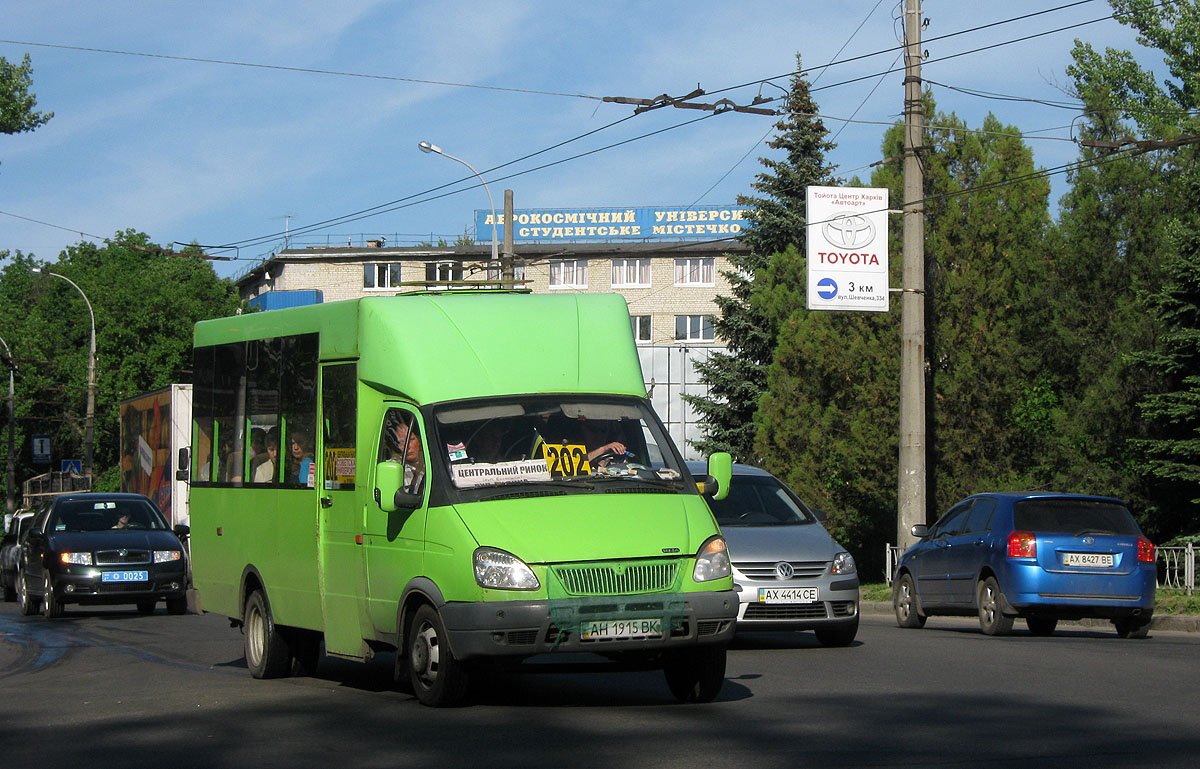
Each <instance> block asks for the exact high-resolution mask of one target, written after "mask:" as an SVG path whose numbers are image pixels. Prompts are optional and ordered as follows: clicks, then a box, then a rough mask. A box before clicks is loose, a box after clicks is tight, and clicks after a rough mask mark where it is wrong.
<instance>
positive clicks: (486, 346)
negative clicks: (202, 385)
mask: <svg viewBox="0 0 1200 769" xmlns="http://www.w3.org/2000/svg"><path fill="white" fill-rule="evenodd" d="M314 332H319V333H320V335H321V336H320V340H321V342H320V356H321V360H322V361H334V360H347V359H353V358H358V361H359V370H358V377H359V379H362V380H363V381H365V382H367V383H368V384H370V385H371V386H372V387H375V388H376V389H379V390H382V391H383V392H388V393H392V394H395V395H400V396H403V397H406V398H409V399H411V400H413V401H415V402H416V403H418V404H426V403H437V402H441V401H449V400H458V399H461V398H476V397H489V396H502V395H521V394H531V393H550V392H577V393H585V392H586V393H614V394H625V395H635V396H638V397H645V394H646V390H645V384H644V381H643V379H642V371H641V366H640V364H639V363H638V355H637V348H636V347H635V345H634V342H633V333H632V330H631V328H630V324H629V310H628V307H627V306H626V304H625V300H624V298H623V297H621V296H620V295H618V294H575V293H564V294H530V293H526V292H518V291H481V290H466V291H464V290H459V291H419V292H410V293H407V294H397V295H395V296H375V297H364V298H361V299H351V300H347V301H343V302H330V303H327V304H317V305H308V306H305V307H293V308H286V309H280V310H269V311H264V312H256V313H247V314H244V315H237V316H234V317H229V318H220V319H217V320H210V321H202V322H200V323H197V324H196V332H195V337H194V341H195V345H196V346H197V347H205V346H209V345H216V344H227V343H230V342H239V341H247V340H251V339H267V338H271V337H276V336H288V335H293V334H306V333H314Z"/></svg>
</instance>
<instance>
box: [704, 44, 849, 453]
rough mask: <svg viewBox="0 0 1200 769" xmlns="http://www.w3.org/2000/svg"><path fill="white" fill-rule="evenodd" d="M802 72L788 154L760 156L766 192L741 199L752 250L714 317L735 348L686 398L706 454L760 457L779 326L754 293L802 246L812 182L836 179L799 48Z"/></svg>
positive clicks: (782, 128)
mask: <svg viewBox="0 0 1200 769" xmlns="http://www.w3.org/2000/svg"><path fill="white" fill-rule="evenodd" d="M796 70H797V72H796V74H795V75H794V76H793V77H792V83H791V89H790V90H789V91H788V95H787V97H786V98H785V100H784V105H783V107H782V110H781V111H782V114H783V117H782V119H781V120H780V121H779V122H778V123H776V125H775V127H776V128H777V129H778V131H779V133H778V134H777V135H776V137H775V138H774V139H772V140H771V141H770V142H768V144H767V146H768V147H770V148H771V149H773V150H784V151H785V155H784V158H783V159H782V160H775V159H771V158H760V162H761V163H762V164H763V167H764V168H765V169H766V171H764V172H763V173H760V174H758V176H757V177H756V181H755V182H754V184H753V187H754V189H755V190H756V191H757V192H758V193H760V195H759V196H750V195H740V196H738V199H737V202H738V204H739V205H743V206H748V207H749V209H750V210H749V212H748V214H747V218H748V219H749V221H750V226H748V227H746V228H745V229H744V230H743V232H742V234H741V235H740V237H739V240H740V241H741V242H742V243H743V244H744V245H745V246H747V247H748V249H749V252H748V253H742V254H732V255H730V257H729V261H730V264H732V265H733V267H734V269H733V270H730V271H728V272H725V273H724V275H725V277H726V278H727V279H728V281H729V287H730V292H731V294H732V295H731V296H722V297H717V308H718V310H719V312H720V314H719V315H718V316H717V318H715V319H714V322H713V326H714V328H715V330H716V333H717V334H718V335H719V336H720V338H721V339H722V340H724V342H725V344H726V345H727V347H728V352H726V353H721V352H714V353H713V354H712V355H710V356H709V358H708V359H707V360H706V361H699V362H697V364H696V370H697V373H698V374H699V377H700V381H701V382H703V383H704V384H706V385H708V395H707V396H694V395H685V396H684V399H685V400H686V401H687V403H688V404H689V405H690V406H691V407H692V409H693V410H694V411H696V412H697V413H698V414H699V415H700V422H701V424H702V425H703V429H704V433H705V436H704V438H702V439H701V440H698V441H693V442H692V445H693V446H695V447H696V448H697V449H699V450H700V451H702V452H703V453H705V454H710V453H712V452H714V451H728V452H730V453H732V454H733V455H734V457H735V458H736V459H738V460H739V461H746V462H755V461H756V457H755V454H754V431H755V428H754V413H755V411H756V410H757V409H758V401H759V398H760V397H761V395H762V393H763V391H764V390H765V389H766V383H767V366H768V365H769V364H770V362H771V355H772V351H773V350H774V347H775V339H776V327H775V326H773V325H772V324H771V323H770V322H769V320H768V319H767V318H765V317H763V316H762V315H761V314H760V313H758V312H756V311H755V310H754V309H753V308H752V307H751V304H750V295H751V292H752V291H753V290H754V288H755V282H756V281H757V280H758V279H759V276H760V274H761V272H762V270H763V269H764V268H766V267H767V266H768V265H769V264H770V263H771V259H772V256H773V255H774V254H776V253H779V252H782V251H784V250H785V249H787V248H788V246H796V247H798V248H801V249H803V247H804V242H805V241H804V236H805V221H806V220H805V204H806V201H805V197H806V188H807V187H808V186H809V185H829V184H835V183H836V180H835V179H834V178H833V176H832V167H831V166H830V165H828V164H827V163H826V162H825V154H826V153H827V152H829V151H830V150H832V149H833V146H834V145H833V143H832V142H830V141H829V140H828V139H827V138H826V137H827V136H828V134H829V131H828V130H827V129H826V128H825V124H824V122H823V121H822V120H821V118H820V117H818V116H817V104H816V102H815V101H814V100H813V98H812V94H811V93H810V92H809V84H808V81H807V80H806V79H805V77H804V75H803V74H802V70H803V67H802V66H801V57H800V54H796Z"/></svg>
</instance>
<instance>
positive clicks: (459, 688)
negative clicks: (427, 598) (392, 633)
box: [404, 604, 468, 708]
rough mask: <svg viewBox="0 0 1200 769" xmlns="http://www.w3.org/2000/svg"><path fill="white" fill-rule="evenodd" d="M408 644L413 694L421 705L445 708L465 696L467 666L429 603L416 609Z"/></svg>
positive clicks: (406, 639) (406, 634) (408, 660)
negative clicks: (448, 640)
mask: <svg viewBox="0 0 1200 769" xmlns="http://www.w3.org/2000/svg"><path fill="white" fill-rule="evenodd" d="M405 646H406V648H405V653H404V657H405V659H406V660H407V663H408V672H409V675H410V677H411V681H412V688H413V694H415V695H417V699H418V700H420V701H421V704H422V705H429V706H430V707H435V708H446V707H453V706H455V705H459V704H461V703H462V702H463V700H464V699H466V695H467V684H468V676H467V669H466V667H465V666H464V665H463V664H462V663H461V662H459V661H458V660H457V659H455V657H454V652H452V651H450V644H449V643H448V642H447V641H446V627H445V625H443V624H442V618H441V615H439V614H438V612H437V609H435V608H433V607H432V606H430V605H429V604H425V605H424V606H422V607H421V608H419V609H417V611H416V613H415V614H413V618H412V622H411V623H409V626H408V632H407V633H405Z"/></svg>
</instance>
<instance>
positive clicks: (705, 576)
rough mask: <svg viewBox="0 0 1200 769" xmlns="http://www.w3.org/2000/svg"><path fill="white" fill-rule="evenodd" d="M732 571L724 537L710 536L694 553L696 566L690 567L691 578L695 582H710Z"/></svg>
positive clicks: (726, 575)
mask: <svg viewBox="0 0 1200 769" xmlns="http://www.w3.org/2000/svg"><path fill="white" fill-rule="evenodd" d="M732 573H733V569H732V568H731V567H730V565H729V549H728V548H727V547H726V546H725V538H724V537H710V538H709V539H708V541H707V542H705V543H704V545H703V546H702V547H701V548H700V552H698V553H696V568H694V569H692V579H694V580H696V581H697V582H710V581H712V580H714V579H721V578H722V577H728V576H729V575H730V574H732Z"/></svg>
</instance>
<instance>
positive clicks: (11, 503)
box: [0, 339, 17, 515]
mask: <svg viewBox="0 0 1200 769" xmlns="http://www.w3.org/2000/svg"><path fill="white" fill-rule="evenodd" d="M0 344H2V345H4V358H5V363H7V364H8V468H7V469H8V497H7V500H6V501H5V503H4V511H5V512H6V513H7V514H8V515H12V514H13V513H14V512H16V509H17V506H16V494H15V493H14V488H15V487H14V486H13V483H14V481H13V475H14V474H15V473H16V469H15V466H14V462H13V452H14V449H15V445H14V443H15V439H14V438H13V435H14V428H15V427H16V417H15V416H14V415H13V371H14V370H15V369H16V367H17V364H16V363H15V362H14V361H13V359H12V351H11V350H9V349H8V342H6V341H4V340H3V339H0Z"/></svg>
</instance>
